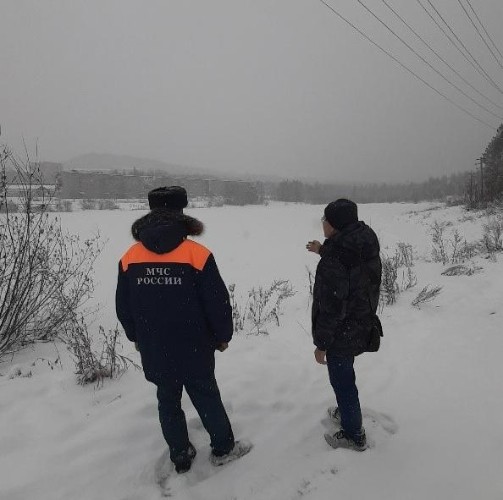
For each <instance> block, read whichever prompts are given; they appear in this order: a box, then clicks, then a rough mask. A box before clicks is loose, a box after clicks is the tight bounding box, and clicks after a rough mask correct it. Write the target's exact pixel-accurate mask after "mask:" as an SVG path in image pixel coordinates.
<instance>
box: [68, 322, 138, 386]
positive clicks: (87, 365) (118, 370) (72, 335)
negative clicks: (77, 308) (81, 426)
mask: <svg viewBox="0 0 503 500" xmlns="http://www.w3.org/2000/svg"><path fill="white" fill-rule="evenodd" d="M99 335H100V338H101V342H102V345H101V349H98V350H97V348H96V347H95V345H94V344H93V339H92V337H91V335H90V334H89V330H88V328H87V324H86V322H85V319H84V317H83V316H82V315H80V316H76V317H75V321H73V322H72V323H71V324H70V325H69V328H68V329H67V331H66V335H65V337H64V339H63V340H64V342H65V343H66V345H67V348H68V350H69V351H70V353H71V354H72V357H73V360H74V363H75V374H76V375H77V382H78V383H79V384H80V385H86V384H90V383H96V384H97V385H100V384H102V383H103V381H104V379H106V378H117V377H119V376H120V375H122V374H123V373H124V372H125V371H126V370H127V369H128V368H129V367H130V366H133V367H135V368H137V369H139V368H140V367H139V366H138V365H137V364H136V363H135V362H134V361H133V360H132V359H130V358H128V357H127V356H124V355H122V354H120V353H119V352H118V349H119V348H120V347H122V344H121V343H120V342H119V341H118V338H119V335H120V331H119V328H118V327H117V326H116V327H115V328H114V329H113V330H108V331H105V329H104V328H103V327H102V326H101V325H100V326H99Z"/></svg>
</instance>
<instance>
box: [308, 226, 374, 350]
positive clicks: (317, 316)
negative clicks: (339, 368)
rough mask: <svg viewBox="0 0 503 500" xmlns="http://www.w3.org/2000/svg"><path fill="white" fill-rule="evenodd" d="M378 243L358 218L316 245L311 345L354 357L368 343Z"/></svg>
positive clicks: (368, 228) (371, 232)
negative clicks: (312, 342)
mask: <svg viewBox="0 0 503 500" xmlns="http://www.w3.org/2000/svg"><path fill="white" fill-rule="evenodd" d="M379 250H380V249H379V241H378V239H377V236H376V234H375V233H374V231H373V230H372V229H371V228H370V227H368V226H367V225H366V224H365V223H364V222H358V223H355V224H351V225H350V226H347V227H345V228H344V229H342V230H341V231H338V232H337V233H336V234H334V235H333V236H331V237H330V238H328V239H326V240H325V242H324V243H323V246H322V247H321V249H320V256H321V259H320V262H319V263H318V267H317V269H316V277H315V282H314V288H313V307H312V333H313V340H314V344H315V345H316V347H318V348H319V349H321V350H323V351H326V350H328V349H330V350H331V351H332V352H334V353H335V354H337V355H339V356H357V355H358V354H361V353H362V352H365V351H366V349H367V347H368V345H369V341H370V330H371V324H372V318H373V315H374V314H375V312H376V310H377V305H378V302H379V288H380V284H381V259H380V257H379Z"/></svg>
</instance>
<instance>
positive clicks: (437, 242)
mask: <svg viewBox="0 0 503 500" xmlns="http://www.w3.org/2000/svg"><path fill="white" fill-rule="evenodd" d="M446 227H447V225H446V223H444V222H438V221H437V220H435V222H434V223H433V224H432V225H431V237H432V242H433V248H432V251H431V255H432V258H433V261H434V262H441V263H442V264H444V265H445V264H447V263H448V262H449V257H448V256H447V249H446V241H445V236H444V233H445V228H446Z"/></svg>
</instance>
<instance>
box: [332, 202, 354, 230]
mask: <svg viewBox="0 0 503 500" xmlns="http://www.w3.org/2000/svg"><path fill="white" fill-rule="evenodd" d="M324 213H325V219H326V220H327V221H328V223H329V224H330V225H331V226H332V227H333V228H335V229H343V228H344V227H346V226H348V225H349V224H354V223H355V222H358V207H357V206H356V203H354V202H353V201H351V200H346V199H344V198H340V199H338V200H336V201H332V202H331V203H329V204H328V205H327V206H326V207H325V212H324Z"/></svg>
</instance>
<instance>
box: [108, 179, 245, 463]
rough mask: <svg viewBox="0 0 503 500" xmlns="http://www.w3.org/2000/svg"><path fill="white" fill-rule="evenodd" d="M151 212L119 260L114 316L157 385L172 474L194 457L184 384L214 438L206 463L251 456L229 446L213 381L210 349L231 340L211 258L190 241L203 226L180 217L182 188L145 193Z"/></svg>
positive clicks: (226, 305) (237, 445) (241, 446)
mask: <svg viewBox="0 0 503 500" xmlns="http://www.w3.org/2000/svg"><path fill="white" fill-rule="evenodd" d="M148 201H149V206H150V209H151V211H150V212H149V213H148V214H147V215H145V216H144V217H142V218H140V219H138V220H137V221H136V222H135V223H134V224H133V226H132V235H133V238H134V239H135V240H137V243H135V244H134V245H132V246H131V247H130V248H129V250H128V251H127V252H126V253H125V254H124V255H123V257H122V258H121V260H120V262H119V276H118V283H117V291H116V311H117V316H118V318H119V320H120V322H121V324H122V326H123V327H124V330H125V332H126V335H127V337H128V339H129V340H130V341H131V342H135V344H136V346H137V348H138V350H139V351H140V354H141V360H142V365H143V370H144V373H145V377H146V379H147V380H149V381H150V382H152V383H154V384H156V385H157V398H158V401H159V419H160V422H161V428H162V432H163V435H164V438H165V439H166V442H167V443H168V446H169V450H170V457H171V460H172V462H173V463H174V464H175V468H176V470H177V472H186V471H187V470H189V469H190V467H191V464H192V461H193V459H194V457H195V455H196V450H195V448H194V446H193V445H192V444H191V443H190V441H189V437H188V433H187V424H186V420H185V414H184V412H183V410H182V407H181V396H182V390H183V388H184V387H185V390H186V391H187V393H188V395H189V397H190V399H191V400H192V403H193V404H194V407H195V408H196V410H197V412H198V413H199V416H200V418H201V420H202V422H203V425H204V427H205V429H206V430H207V431H208V433H209V435H210V437H211V448H212V453H211V457H210V459H211V461H212V463H214V464H215V465H221V464H222V463H225V462H227V461H229V460H232V459H234V458H238V457H239V456H242V455H244V454H245V453H247V452H248V451H250V448H251V445H249V443H243V442H239V441H234V436H233V433H232V428H231V424H230V422H229V419H228V417H227V413H226V411H225V408H224V406H223V404H222V400H221V397H220V392H219V389H218V386H217V382H216V380H215V374H214V370H215V355H214V353H215V349H218V350H219V351H224V350H225V349H227V347H228V343H229V341H230V340H231V338H232V333H233V326H232V309H231V306H230V302H229V294H228V292H227V288H226V286H225V284H224V282H223V280H222V278H221V277H220V273H219V271H218V268H217V265H216V263H215V259H214V257H213V255H212V253H211V252H210V251H209V250H208V249H207V248H205V247H204V246H203V245H200V244H199V243H196V242H195V241H192V240H190V239H188V238H187V236H197V235H200V234H201V233H202V232H203V224H202V223H201V222H200V221H198V220H197V219H194V218H192V217H189V216H187V215H185V214H184V213H183V209H184V208H185V207H186V206H187V192H186V191H185V189H184V188H182V187H180V186H170V187H162V188H157V189H154V190H152V191H150V192H149V193H148Z"/></svg>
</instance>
